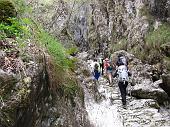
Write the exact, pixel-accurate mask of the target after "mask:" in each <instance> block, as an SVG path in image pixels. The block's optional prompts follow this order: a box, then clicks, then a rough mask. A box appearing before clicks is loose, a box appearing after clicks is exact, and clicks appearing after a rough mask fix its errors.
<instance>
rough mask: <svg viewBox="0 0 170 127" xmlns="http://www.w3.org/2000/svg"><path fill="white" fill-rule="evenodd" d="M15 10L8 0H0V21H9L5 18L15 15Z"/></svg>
mask: <svg viewBox="0 0 170 127" xmlns="http://www.w3.org/2000/svg"><path fill="white" fill-rule="evenodd" d="M16 15H17V12H16V10H15V7H14V5H13V4H12V2H10V1H9V0H0V22H9V21H8V20H7V19H8V18H10V17H16Z"/></svg>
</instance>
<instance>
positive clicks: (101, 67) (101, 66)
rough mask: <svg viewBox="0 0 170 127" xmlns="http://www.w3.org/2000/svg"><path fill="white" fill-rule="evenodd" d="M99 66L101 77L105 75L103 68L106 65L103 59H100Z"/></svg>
mask: <svg viewBox="0 0 170 127" xmlns="http://www.w3.org/2000/svg"><path fill="white" fill-rule="evenodd" d="M99 65H100V72H101V75H103V66H104V64H103V58H101V57H100V58H99Z"/></svg>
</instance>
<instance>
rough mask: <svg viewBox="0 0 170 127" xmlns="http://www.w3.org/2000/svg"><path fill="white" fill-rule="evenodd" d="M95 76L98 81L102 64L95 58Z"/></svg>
mask: <svg viewBox="0 0 170 127" xmlns="http://www.w3.org/2000/svg"><path fill="white" fill-rule="evenodd" d="M92 66H93V72H92V74H93V76H94V78H95V80H97V81H98V79H99V77H100V64H99V63H98V62H97V60H96V59H95V60H94V63H93V65H92Z"/></svg>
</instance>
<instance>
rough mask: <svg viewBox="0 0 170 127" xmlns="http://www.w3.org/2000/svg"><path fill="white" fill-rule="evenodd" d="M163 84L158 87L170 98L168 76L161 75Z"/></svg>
mask: <svg viewBox="0 0 170 127" xmlns="http://www.w3.org/2000/svg"><path fill="white" fill-rule="evenodd" d="M162 80H163V83H162V84H161V85H160V86H161V88H162V89H164V90H165V91H166V92H167V94H168V95H169V97H170V74H168V75H162Z"/></svg>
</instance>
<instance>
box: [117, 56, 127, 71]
mask: <svg viewBox="0 0 170 127" xmlns="http://www.w3.org/2000/svg"><path fill="white" fill-rule="evenodd" d="M116 65H117V66H118V67H119V66H120V65H125V66H127V68H128V61H127V58H126V57H125V56H124V55H123V54H119V55H118V60H117V62H116Z"/></svg>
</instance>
